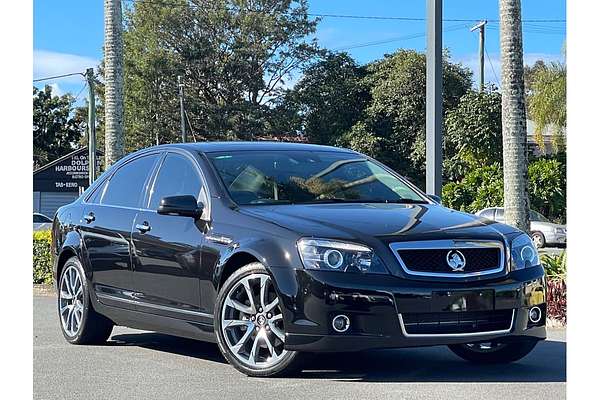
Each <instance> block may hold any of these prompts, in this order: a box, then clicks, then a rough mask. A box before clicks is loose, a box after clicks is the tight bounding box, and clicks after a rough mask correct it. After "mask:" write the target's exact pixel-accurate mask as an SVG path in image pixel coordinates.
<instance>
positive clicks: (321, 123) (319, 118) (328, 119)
mask: <svg viewBox="0 0 600 400" xmlns="http://www.w3.org/2000/svg"><path fill="white" fill-rule="evenodd" d="M364 76H365V69H364V68H362V67H359V66H358V65H357V64H356V62H355V61H354V60H353V59H352V57H350V56H349V55H348V54H347V53H331V52H330V53H327V54H326V55H325V56H324V57H323V58H322V59H321V60H319V61H318V62H316V63H315V64H313V65H311V66H310V67H309V68H307V69H306V71H304V74H303V76H302V78H301V79H300V81H299V82H298V83H297V84H296V85H295V86H294V89H293V90H292V91H290V101H292V102H294V103H295V104H297V108H298V113H299V115H300V116H301V125H302V127H301V129H302V133H303V134H304V136H305V137H306V138H307V139H308V140H309V141H310V142H312V143H317V144H328V145H331V144H335V143H336V142H337V140H338V139H339V138H340V137H341V136H342V134H344V133H345V132H347V131H349V130H350V129H351V128H352V126H353V125H354V124H355V123H356V122H357V121H358V120H359V118H360V117H361V114H362V112H363V110H364V109H365V107H366V105H367V102H368V96H369V94H368V90H366V88H365V87H364V86H363V85H362V83H361V79H362V78H363V77H364Z"/></svg>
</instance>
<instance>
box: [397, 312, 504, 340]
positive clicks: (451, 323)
mask: <svg viewBox="0 0 600 400" xmlns="http://www.w3.org/2000/svg"><path fill="white" fill-rule="evenodd" d="M512 322H513V310H494V311H465V312H441V313H406V314H400V323H401V324H402V325H403V330H404V333H405V334H406V335H409V336H410V335H457V334H458V335H460V334H474V333H482V334H484V333H486V332H496V331H509V330H510V329H511V327H512Z"/></svg>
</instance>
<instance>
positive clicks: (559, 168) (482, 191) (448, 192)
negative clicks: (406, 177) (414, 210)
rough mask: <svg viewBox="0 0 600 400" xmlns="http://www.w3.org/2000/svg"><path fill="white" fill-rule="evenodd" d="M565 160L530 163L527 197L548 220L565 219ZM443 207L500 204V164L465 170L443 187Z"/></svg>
mask: <svg viewBox="0 0 600 400" xmlns="http://www.w3.org/2000/svg"><path fill="white" fill-rule="evenodd" d="M566 182H567V174H566V168H565V164H564V163H563V162H562V161H561V160H560V158H559V157H558V156H556V157H554V158H548V157H546V158H540V159H537V160H535V161H533V162H531V163H530V164H529V200H530V205H531V208H532V209H533V210H536V211H539V212H540V213H542V214H543V215H545V216H546V217H548V218H549V219H551V220H555V221H560V222H565V220H566V205H567V204H566V203H567V201H566ZM442 200H443V203H444V205H445V206H446V207H450V208H454V209H456V210H461V211H466V212H470V213H475V212H477V211H479V210H482V209H484V208H486V207H502V205H503V203H504V181H503V176H502V167H501V166H500V164H499V163H493V164H490V165H486V166H483V167H479V168H475V169H473V170H471V171H470V172H468V173H467V174H466V175H465V177H464V178H463V179H462V180H461V181H460V182H449V183H447V184H445V185H444V187H443V188H442Z"/></svg>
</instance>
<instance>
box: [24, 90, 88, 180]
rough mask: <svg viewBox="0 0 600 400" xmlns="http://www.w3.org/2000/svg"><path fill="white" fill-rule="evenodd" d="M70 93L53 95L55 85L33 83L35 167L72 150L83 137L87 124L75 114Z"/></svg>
mask: <svg viewBox="0 0 600 400" xmlns="http://www.w3.org/2000/svg"><path fill="white" fill-rule="evenodd" d="M74 102H75V100H74V99H73V96H71V95H70V94H65V95H63V96H54V95H52V88H51V87H50V86H45V87H44V89H43V90H39V89H37V88H36V87H35V86H34V87H33V168H34V169H36V168H38V167H40V166H42V165H44V164H46V163H47V162H50V161H53V160H55V159H57V158H59V157H61V156H63V155H65V154H67V153H69V152H71V151H73V149H74V148H75V146H76V145H77V142H78V140H79V139H80V138H81V136H82V133H83V130H84V125H83V124H82V120H81V119H79V118H76V116H74V115H73V113H72V111H73V104H74Z"/></svg>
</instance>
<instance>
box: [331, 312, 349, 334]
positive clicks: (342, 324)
mask: <svg viewBox="0 0 600 400" xmlns="http://www.w3.org/2000/svg"><path fill="white" fill-rule="evenodd" d="M331 325H332V326H333V330H335V331H336V332H340V333H342V332H346V331H347V330H348V328H350V318H348V317H347V316H345V315H338V316H336V317H335V318H333V321H332V322H331Z"/></svg>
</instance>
